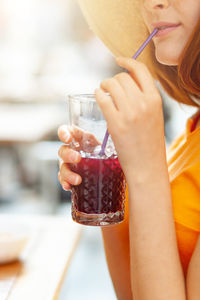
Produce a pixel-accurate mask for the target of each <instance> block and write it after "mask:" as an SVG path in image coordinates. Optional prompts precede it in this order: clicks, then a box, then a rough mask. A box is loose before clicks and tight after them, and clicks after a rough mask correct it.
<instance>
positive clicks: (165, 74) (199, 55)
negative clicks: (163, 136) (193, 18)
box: [149, 20, 200, 107]
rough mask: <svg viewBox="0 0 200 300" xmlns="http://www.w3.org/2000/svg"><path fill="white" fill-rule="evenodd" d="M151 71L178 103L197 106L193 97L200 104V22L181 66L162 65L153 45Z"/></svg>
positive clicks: (187, 47)
mask: <svg viewBox="0 0 200 300" xmlns="http://www.w3.org/2000/svg"><path fill="white" fill-rule="evenodd" d="M150 51H151V53H150V56H151V64H150V66H149V67H150V69H151V71H152V72H153V74H154V76H155V78H156V79H157V80H158V81H159V82H160V83H161V85H162V86H163V88H164V89H165V91H166V92H167V93H168V94H169V96H171V97H172V98H174V99H175V100H177V101H178V102H181V103H184V104H188V105H192V106H197V107H198V104H196V103H195V102H194V101H192V99H191V96H192V97H194V98H196V99H199V103H200V20H199V23H198V25H197V26H196V28H195V30H194V32H193V34H192V36H191V38H190V40H189V41H188V43H187V46H186V48H185V49H184V51H183V53H182V56H181V59H180V61H181V63H180V64H179V66H166V65H162V64H160V63H159V62H158V61H157V60H156V57H155V49H154V46H153V44H152V45H151V50H150Z"/></svg>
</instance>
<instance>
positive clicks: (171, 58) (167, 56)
mask: <svg viewBox="0 0 200 300" xmlns="http://www.w3.org/2000/svg"><path fill="white" fill-rule="evenodd" d="M155 56H156V59H157V61H158V62H159V63H160V64H162V65H167V66H177V65H178V62H179V57H180V55H179V56H178V55H177V53H169V52H168V53H163V52H162V53H159V51H156V53H155Z"/></svg>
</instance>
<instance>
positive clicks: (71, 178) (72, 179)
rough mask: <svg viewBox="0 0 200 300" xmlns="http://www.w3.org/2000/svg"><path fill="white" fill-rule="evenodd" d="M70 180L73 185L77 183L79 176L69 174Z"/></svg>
mask: <svg viewBox="0 0 200 300" xmlns="http://www.w3.org/2000/svg"><path fill="white" fill-rule="evenodd" d="M70 182H71V183H72V184H73V185H77V184H78V182H79V177H78V176H77V175H75V174H71V175H70Z"/></svg>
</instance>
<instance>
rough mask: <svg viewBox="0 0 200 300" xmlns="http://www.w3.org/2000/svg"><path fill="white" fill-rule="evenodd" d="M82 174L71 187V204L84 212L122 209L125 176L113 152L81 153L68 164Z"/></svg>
mask: <svg viewBox="0 0 200 300" xmlns="http://www.w3.org/2000/svg"><path fill="white" fill-rule="evenodd" d="M71 169H72V171H74V172H76V173H78V174H79V175H80V176H81V177H82V183H81V184H80V185H78V186H73V187H72V201H73V205H74V208H75V209H76V210H78V211H79V212H83V213H86V214H102V213H115V212H117V211H122V210H123V209H124V197H125V177H124V174H123V171H122V169H121V166H120V163H119V161H118V158H117V157H116V156H112V157H109V158H99V157H97V158H86V157H82V159H81V161H80V163H78V164H72V165H71Z"/></svg>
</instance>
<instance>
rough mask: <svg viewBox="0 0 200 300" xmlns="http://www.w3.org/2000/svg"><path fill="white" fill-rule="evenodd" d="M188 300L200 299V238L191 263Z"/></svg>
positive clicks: (187, 283)
mask: <svg viewBox="0 0 200 300" xmlns="http://www.w3.org/2000/svg"><path fill="white" fill-rule="evenodd" d="M186 286H187V300H199V299H200V236H199V238H198V241H197V244H196V247H195V250H194V252H193V255H192V258H191V260H190V263H189V267H188V272H187V278H186Z"/></svg>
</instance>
